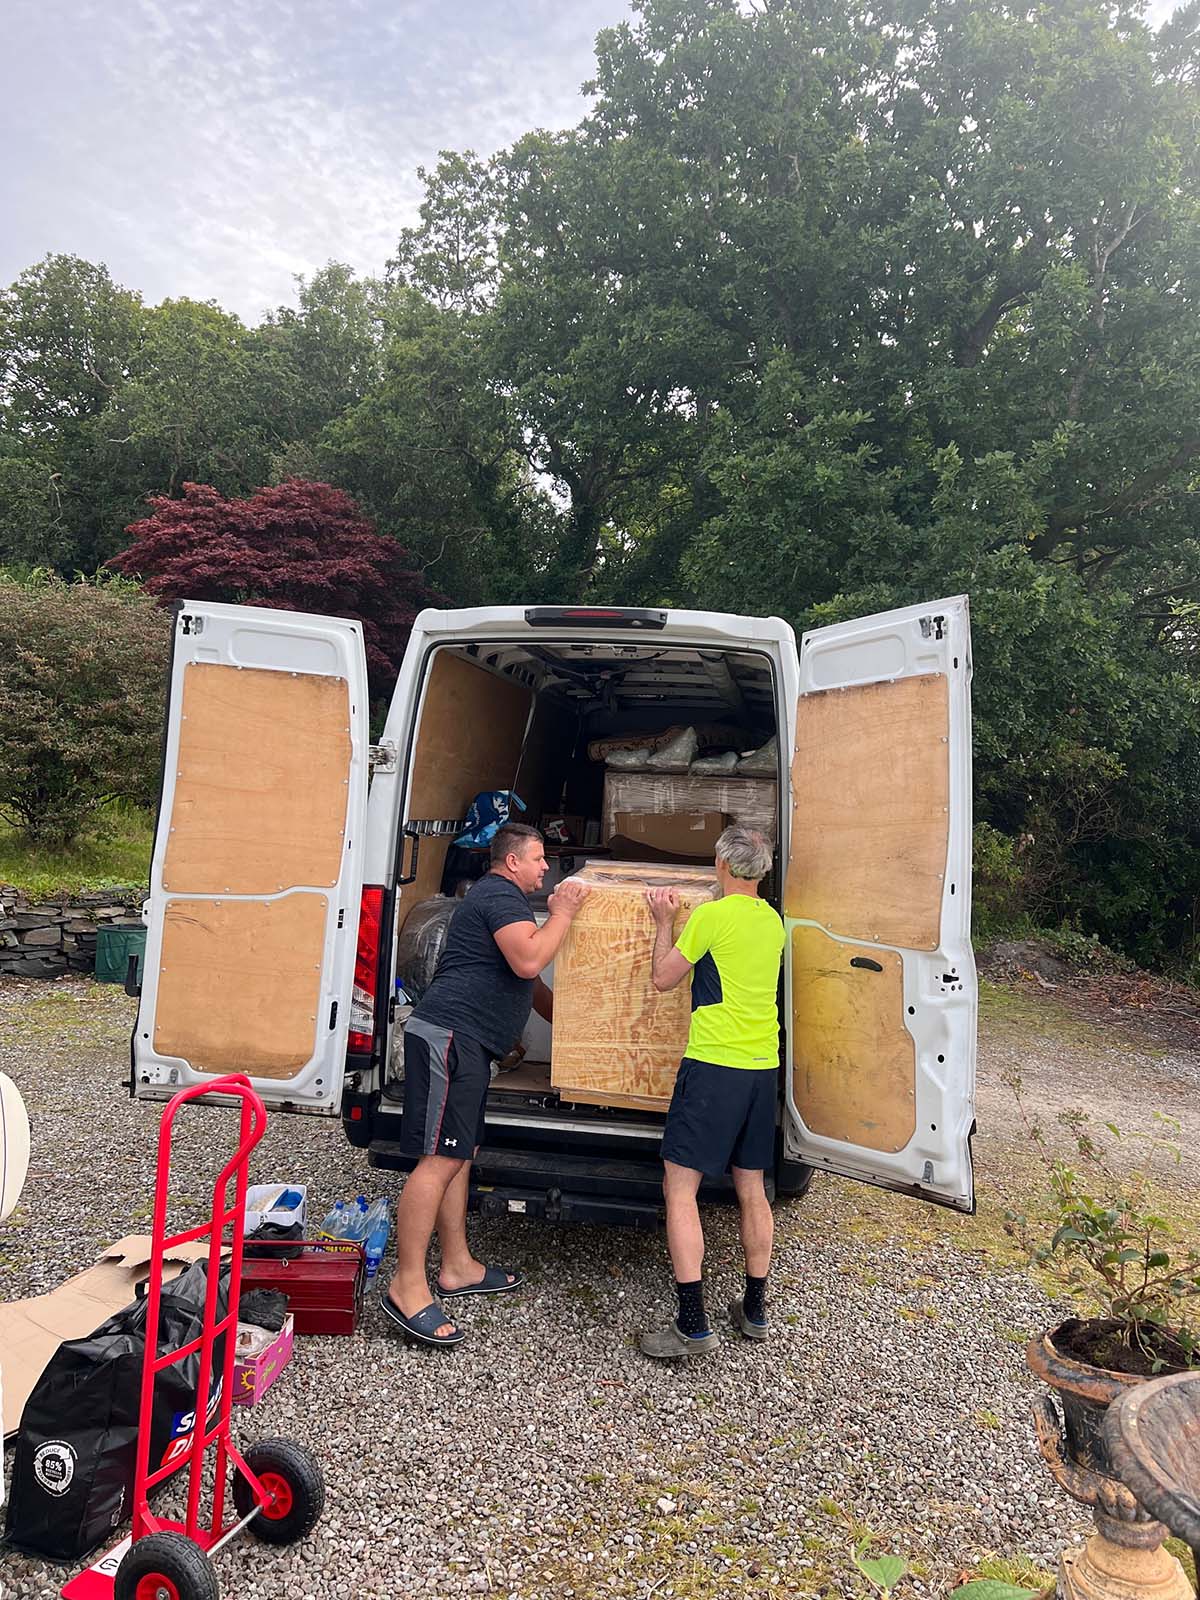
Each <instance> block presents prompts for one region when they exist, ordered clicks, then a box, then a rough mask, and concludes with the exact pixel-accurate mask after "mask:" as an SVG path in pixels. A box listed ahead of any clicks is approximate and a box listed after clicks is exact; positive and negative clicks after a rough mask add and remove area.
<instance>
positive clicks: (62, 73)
mask: <svg viewBox="0 0 1200 1600" xmlns="http://www.w3.org/2000/svg"><path fill="white" fill-rule="evenodd" d="M1172 4H1173V0H1152V4H1151V8H1150V9H1151V14H1152V15H1153V16H1154V17H1155V18H1156V19H1157V18H1161V17H1163V16H1165V15H1167V14H1168V13H1169V11H1170V10H1171V9H1172ZM627 14H628V0H0V152H3V160H2V163H0V284H3V283H8V282H10V281H11V280H12V279H13V278H15V277H16V275H17V273H18V272H20V271H21V270H22V269H23V268H24V267H27V266H30V265H32V264H33V263H34V262H36V261H38V260H40V259H41V258H42V256H44V255H45V254H46V253H47V251H64V252H68V253H71V254H75V255H81V256H85V257H86V258H88V259H89V260H92V261H103V262H106V263H107V265H108V267H109V269H110V271H111V272H112V274H113V276H114V277H115V278H116V279H117V280H118V281H119V282H121V283H124V284H125V285H127V286H128V287H129V288H131V289H138V290H140V291H141V292H142V294H143V295H144V296H145V297H146V299H147V300H148V301H157V300H161V299H163V298H165V297H166V296H177V295H190V296H193V297H194V298H196V299H201V300H207V299H214V300H217V301H218V302H219V303H220V304H221V305H223V306H225V307H227V308H228V309H229V310H231V311H237V312H239V313H240V314H241V315H242V316H243V317H245V318H246V319H247V320H248V321H251V322H253V321H257V320H258V318H259V317H260V316H261V314H262V312H263V311H264V310H265V309H267V308H268V307H272V306H275V305H279V304H281V303H285V302H291V301H292V300H293V298H294V296H293V283H292V277H293V274H294V273H297V272H302V273H306V274H311V273H312V272H313V271H315V270H316V269H317V268H319V267H321V266H323V265H324V263H325V262H326V261H329V260H331V259H332V260H339V261H348V262H349V263H350V264H351V265H352V266H354V267H356V268H358V269H359V270H360V271H362V272H378V271H380V270H381V269H382V267H383V265H384V262H385V261H386V260H387V257H388V256H389V255H390V254H391V252H392V249H393V247H394V245H395V243H396V238H397V236H398V234H399V231H400V229H401V228H402V227H403V226H404V225H405V224H406V223H409V222H412V221H413V220H414V219H415V212H416V206H417V204H418V203H419V200H420V192H421V188H420V184H419V183H418V181H417V177H416V169H417V167H418V166H420V165H421V164H422V163H426V164H430V163H432V162H433V161H435V160H436V158H437V152H438V151H439V150H441V149H454V150H465V149H473V150H475V151H477V152H478V153H479V154H481V155H487V154H491V152H492V151H494V150H497V149H500V148H502V147H503V146H505V145H507V144H510V143H511V142H512V141H513V140H514V139H516V138H517V137H519V135H521V134H522V133H525V132H526V131H527V130H529V129H530V128H535V127H547V128H554V127H567V126H569V125H570V124H572V123H574V122H576V121H578V119H579V117H580V116H581V115H582V113H583V110H584V102H583V100H582V99H581V97H580V93H579V87H580V84H581V83H583V82H584V80H585V79H586V78H588V77H589V76H590V75H591V69H592V63H593V54H592V44H593V40H594V38H595V35H596V33H597V31H598V30H599V29H600V28H603V27H607V26H609V25H611V24H612V23H614V22H618V21H620V20H622V19H623V18H624V17H625V16H626V15H627Z"/></svg>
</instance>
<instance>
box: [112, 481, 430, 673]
mask: <svg viewBox="0 0 1200 1600" xmlns="http://www.w3.org/2000/svg"><path fill="white" fill-rule="evenodd" d="M148 503H149V505H150V506H152V507H153V513H152V515H151V516H149V517H146V518H144V519H143V520H142V521H141V522H134V523H131V524H130V525H129V527H128V528H127V529H126V532H127V533H129V534H130V535H131V537H132V539H133V543H132V544H131V545H130V546H129V547H128V548H127V549H125V550H122V551H121V553H120V555H117V556H114V557H113V559H112V560H111V561H110V562H109V563H108V564H109V566H110V567H114V568H115V569H116V570H117V571H118V572H124V573H126V574H128V575H129V576H131V577H136V578H138V579H140V580H141V583H142V586H143V588H144V589H146V591H147V592H148V593H149V594H152V595H155V596H156V597H158V598H159V599H162V600H183V599H188V600H225V601H229V602H231V603H234V604H239V605H255V606H271V607H274V608H275V609H277V610H284V611H316V612H320V613H322V614H324V615H326V616H337V617H356V618H358V620H359V621H360V622H361V623H362V625H363V638H364V641H365V643H366V650H367V671H368V674H369V676H370V680H371V693H372V695H373V696H375V695H380V694H384V693H386V692H387V691H388V690H389V689H390V687H391V684H392V682H393V681H394V679H395V675H396V672H397V670H398V669H399V666H400V658H401V657H402V656H403V654H404V646H405V644H406V643H407V640H408V633H409V629H410V627H411V626H412V621H413V618H414V617H415V616H416V614H417V612H418V611H419V610H420V608H421V607H422V606H424V605H430V604H436V603H437V602H438V600H439V599H440V598H441V596H439V595H437V594H435V593H434V592H433V591H432V590H430V589H429V588H427V586H426V584H425V582H424V579H423V578H422V577H421V574H420V573H419V572H417V571H416V569H415V568H414V566H413V565H412V557H411V556H410V555H409V553H408V551H407V550H405V549H404V548H403V546H401V545H399V544H397V543H396V541H395V540H394V539H389V538H387V537H386V536H385V535H383V534H380V533H377V532H376V531H375V524H374V523H373V522H372V521H371V520H370V518H369V517H367V516H365V515H364V514H363V513H362V511H360V510H359V508H358V507H357V506H356V505H355V503H354V501H353V500H352V499H351V498H350V496H349V495H348V494H344V493H343V492H342V490H341V489H335V488H333V487H332V486H331V485H330V484H328V483H311V482H308V481H307V480H306V479H303V478H288V479H286V480H285V481H284V482H283V483H280V484H276V485H274V486H273V487H270V488H265V489H259V490H257V491H256V493H254V494H252V495H250V496H249V497H248V498H247V499H245V500H227V499H226V498H225V496H224V495H223V494H220V493H219V492H218V491H217V490H216V489H214V488H212V487H211V486H210V485H208V484H204V483H185V484H184V486H183V495H182V498H180V499H171V498H169V497H167V496H166V495H153V496H151V497H150V499H149V502H148Z"/></svg>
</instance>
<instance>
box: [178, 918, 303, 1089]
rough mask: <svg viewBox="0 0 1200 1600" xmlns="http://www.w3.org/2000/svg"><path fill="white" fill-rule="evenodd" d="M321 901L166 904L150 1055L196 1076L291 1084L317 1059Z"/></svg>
mask: <svg viewBox="0 0 1200 1600" xmlns="http://www.w3.org/2000/svg"><path fill="white" fill-rule="evenodd" d="M328 914H329V897H328V895H324V894H316V893H298V894H289V895H285V896H283V898H282V899H279V900H199V899H197V900H176V899H172V900H169V901H168V902H167V906H166V910H165V913H164V917H163V942H162V956H161V960H160V971H159V973H158V998H157V1005H156V1010H155V1019H154V1049H155V1051H156V1052H157V1053H158V1054H159V1055H162V1056H179V1057H181V1058H182V1059H183V1060H184V1061H186V1062H188V1064H189V1065H190V1066H191V1067H193V1068H194V1069H195V1070H196V1071H197V1072H213V1073H223V1072H246V1073H249V1074H250V1075H251V1076H252V1077H257V1078H275V1079H285V1078H294V1077H295V1076H296V1075H297V1074H298V1073H299V1072H300V1071H301V1070H302V1069H303V1068H304V1067H306V1066H307V1065H308V1063H309V1062H310V1061H311V1060H312V1058H313V1056H314V1054H315V1052H316V1041H317V1029H318V1026H319V1023H320V1017H319V1014H318V1013H319V1006H320V999H321V970H320V955H321V948H322V943H323V940H324V936H325V927H326V919H327V917H328Z"/></svg>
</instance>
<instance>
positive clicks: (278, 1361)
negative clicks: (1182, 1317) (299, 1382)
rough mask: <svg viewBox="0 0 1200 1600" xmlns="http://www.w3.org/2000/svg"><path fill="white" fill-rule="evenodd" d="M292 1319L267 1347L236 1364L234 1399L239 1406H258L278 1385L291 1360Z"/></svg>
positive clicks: (234, 1368) (288, 1319)
mask: <svg viewBox="0 0 1200 1600" xmlns="http://www.w3.org/2000/svg"><path fill="white" fill-rule="evenodd" d="M292 1342H293V1318H292V1317H291V1316H290V1315H289V1316H288V1317H286V1318H285V1320H284V1324H283V1327H282V1328H280V1330H279V1332H278V1333H277V1334H276V1335H275V1337H274V1339H272V1340H271V1343H270V1344H269V1345H268V1346H267V1348H266V1349H265V1350H264V1351H262V1352H261V1354H259V1355H256V1356H251V1357H250V1358H249V1359H248V1360H246V1361H243V1360H241V1359H237V1360H235V1361H234V1364H233V1398H234V1401H235V1402H236V1403H237V1404H238V1405H242V1406H256V1405H257V1404H258V1402H259V1401H260V1400H261V1399H262V1397H263V1395H265V1394H266V1392H267V1390H268V1389H269V1388H270V1387H271V1385H272V1384H273V1383H274V1382H275V1379H276V1378H277V1377H278V1376H279V1374H280V1373H281V1372H282V1371H283V1369H284V1367H286V1366H287V1364H288V1362H289V1361H290V1360H291V1359H292Z"/></svg>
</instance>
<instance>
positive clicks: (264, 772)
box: [163, 661, 351, 894]
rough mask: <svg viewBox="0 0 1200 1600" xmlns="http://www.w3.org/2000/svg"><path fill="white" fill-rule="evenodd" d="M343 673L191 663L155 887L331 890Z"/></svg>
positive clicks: (344, 710)
mask: <svg viewBox="0 0 1200 1600" xmlns="http://www.w3.org/2000/svg"><path fill="white" fill-rule="evenodd" d="M350 758H351V745H350V690H349V685H348V684H347V683H346V680H345V678H338V677H320V676H317V675H316V674H313V673H307V672H271V671H268V670H266V669H265V668H261V667H229V666H223V665H220V664H219V663H216V662H211V661H193V662H189V663H188V665H187V667H186V669H185V673H184V684H183V701H182V706H181V717H180V723H179V758H178V763H177V775H176V778H175V796H174V801H173V803H172V808H171V833H170V835H169V837H168V841H167V851H166V857H165V860H164V862H163V887H164V888H165V889H168V890H170V891H172V892H173V893H175V894H206V893H208V894H275V893H277V892H278V891H279V890H281V889H289V888H291V887H293V886H294V885H296V884H320V885H328V886H329V887H331V888H332V887H333V885H334V884H336V883H337V881H338V878H339V876H340V875H341V867H342V853H343V851H344V849H345V844H346V797H347V792H348V791H347V780H348V779H349V776H350Z"/></svg>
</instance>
